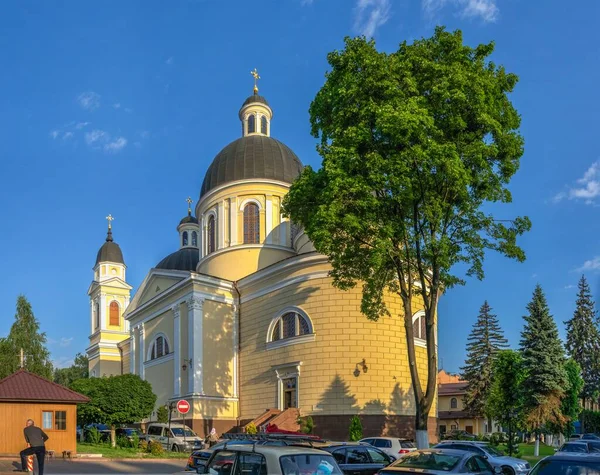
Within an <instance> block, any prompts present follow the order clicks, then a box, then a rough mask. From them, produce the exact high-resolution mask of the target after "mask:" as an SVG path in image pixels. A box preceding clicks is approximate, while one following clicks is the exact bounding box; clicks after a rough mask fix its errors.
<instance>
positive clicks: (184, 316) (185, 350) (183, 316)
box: [179, 305, 189, 394]
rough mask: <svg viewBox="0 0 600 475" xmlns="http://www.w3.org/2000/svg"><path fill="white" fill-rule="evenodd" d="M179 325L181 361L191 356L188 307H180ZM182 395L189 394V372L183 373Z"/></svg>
mask: <svg viewBox="0 0 600 475" xmlns="http://www.w3.org/2000/svg"><path fill="white" fill-rule="evenodd" d="M179 325H180V326H181V359H182V360H183V359H185V358H186V356H185V355H189V345H188V338H187V335H188V332H187V329H188V308H187V305H180V306H179ZM180 374H181V379H180V381H181V394H187V393H188V392H189V389H188V388H189V386H188V378H187V372H185V371H181V373H180Z"/></svg>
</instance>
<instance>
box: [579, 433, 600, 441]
mask: <svg viewBox="0 0 600 475" xmlns="http://www.w3.org/2000/svg"><path fill="white" fill-rule="evenodd" d="M581 440H600V437H598V436H597V435H596V434H583V435H582V436H581Z"/></svg>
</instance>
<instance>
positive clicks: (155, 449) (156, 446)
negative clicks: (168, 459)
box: [147, 440, 165, 455]
mask: <svg viewBox="0 0 600 475" xmlns="http://www.w3.org/2000/svg"><path fill="white" fill-rule="evenodd" d="M147 450H148V452H150V453H151V454H152V455H163V454H164V453H165V449H163V446H162V444H161V443H160V442H156V441H155V440H151V441H150V442H148V449H147Z"/></svg>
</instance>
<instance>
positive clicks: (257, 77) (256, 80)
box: [250, 68, 260, 94]
mask: <svg viewBox="0 0 600 475" xmlns="http://www.w3.org/2000/svg"><path fill="white" fill-rule="evenodd" d="M250 74H252V77H253V78H254V94H258V80H259V79H260V76H259V75H258V71H257V70H256V68H254V71H250Z"/></svg>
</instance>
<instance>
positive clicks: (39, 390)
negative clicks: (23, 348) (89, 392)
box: [0, 369, 89, 404]
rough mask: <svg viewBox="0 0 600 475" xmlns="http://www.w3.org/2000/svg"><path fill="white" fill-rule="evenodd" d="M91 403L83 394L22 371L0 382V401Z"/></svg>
mask: <svg viewBox="0 0 600 475" xmlns="http://www.w3.org/2000/svg"><path fill="white" fill-rule="evenodd" d="M2 400H10V401H52V402H70V403H74V404H75V403H82V402H89V398H87V397H86V396H84V395H83V394H79V393H76V392H75V391H71V390H70V389H68V388H65V387H64V386H61V385H60V384H56V383H53V382H52V381H48V380H47V379H44V378H42V377H41V376H38V375H37V374H33V373H30V372H29V371H26V370H24V369H20V370H19V371H17V372H16V373H13V374H11V375H10V376H7V377H6V378H4V379H3V380H1V381H0V401H2Z"/></svg>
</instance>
